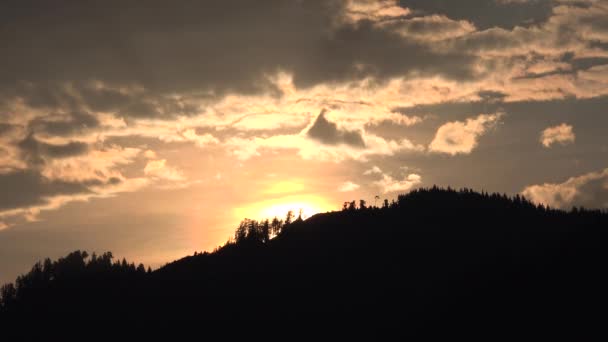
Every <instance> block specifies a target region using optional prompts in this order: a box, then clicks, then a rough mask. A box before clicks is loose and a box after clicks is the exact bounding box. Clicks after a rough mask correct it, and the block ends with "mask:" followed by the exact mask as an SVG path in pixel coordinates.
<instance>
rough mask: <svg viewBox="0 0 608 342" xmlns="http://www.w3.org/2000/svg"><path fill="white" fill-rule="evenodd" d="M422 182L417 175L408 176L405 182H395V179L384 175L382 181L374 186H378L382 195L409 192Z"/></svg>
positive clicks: (376, 182)
mask: <svg viewBox="0 0 608 342" xmlns="http://www.w3.org/2000/svg"><path fill="white" fill-rule="evenodd" d="M421 182H422V177H421V176H420V175H418V174H415V173H411V174H409V175H407V176H406V177H405V178H404V179H403V180H395V179H393V177H391V176H389V175H386V174H383V175H382V179H380V180H378V181H375V182H373V184H374V185H376V186H378V187H379V188H380V189H381V191H382V193H385V194H386V193H389V192H397V191H401V192H405V191H408V190H410V189H412V188H413V187H414V186H416V185H418V184H420V183H421Z"/></svg>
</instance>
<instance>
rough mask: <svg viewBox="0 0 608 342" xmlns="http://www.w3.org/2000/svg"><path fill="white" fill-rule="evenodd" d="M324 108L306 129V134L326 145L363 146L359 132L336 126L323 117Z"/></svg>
mask: <svg viewBox="0 0 608 342" xmlns="http://www.w3.org/2000/svg"><path fill="white" fill-rule="evenodd" d="M325 113H326V110H322V111H321V113H320V114H319V116H318V117H317V119H316V120H315V122H314V124H313V125H312V127H310V129H309V130H308V133H307V134H308V136H309V137H311V138H313V139H316V140H318V141H320V142H322V143H324V144H327V145H336V144H346V145H350V146H354V147H365V142H364V141H363V137H362V136H361V133H359V132H356V131H348V130H343V129H339V128H338V126H337V125H336V124H335V123H333V122H331V121H329V120H327V118H325Z"/></svg>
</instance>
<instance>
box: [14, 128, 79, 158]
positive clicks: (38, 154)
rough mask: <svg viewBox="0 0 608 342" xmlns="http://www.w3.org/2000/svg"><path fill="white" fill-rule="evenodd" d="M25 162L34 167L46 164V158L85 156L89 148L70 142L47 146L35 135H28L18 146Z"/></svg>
mask: <svg viewBox="0 0 608 342" xmlns="http://www.w3.org/2000/svg"><path fill="white" fill-rule="evenodd" d="M18 146H19V148H20V149H21V152H22V153H23V157H24V159H25V160H27V161H28V162H30V163H31V164H33V165H37V164H42V163H44V159H43V158H44V157H48V158H66V157H72V156H77V155H82V154H85V153H86V152H87V151H88V150H89V146H88V145H87V144H86V143H83V142H77V141H73V142H69V143H67V144H47V143H44V142H41V141H38V140H36V138H35V137H34V135H33V134H30V135H28V136H27V137H26V138H25V139H24V140H22V141H20V142H19V144H18Z"/></svg>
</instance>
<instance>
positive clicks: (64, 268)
mask: <svg viewBox="0 0 608 342" xmlns="http://www.w3.org/2000/svg"><path fill="white" fill-rule="evenodd" d="M151 272H152V270H151V269H150V267H148V269H147V270H146V268H145V266H144V265H143V264H141V263H140V264H139V265H137V266H136V265H135V263H132V262H131V263H129V262H127V260H126V259H124V258H123V259H122V260H119V259H116V260H114V256H113V255H112V252H105V253H103V254H101V255H97V254H96V253H94V252H93V253H92V254H91V255H89V253H87V252H86V251H75V252H72V253H70V254H68V255H67V256H65V257H63V258H59V259H58V260H56V261H51V259H50V258H46V259H45V260H44V261H42V262H41V261H39V262H37V263H35V264H34V266H33V267H32V269H31V270H30V271H29V272H28V273H26V274H24V275H21V276H19V277H17V280H16V281H15V283H14V284H13V283H8V284H5V285H3V286H2V287H0V312H2V311H8V310H11V309H12V308H13V307H14V306H15V305H16V304H19V303H21V302H22V301H24V300H25V301H31V300H30V299H31V298H35V297H37V296H39V294H40V293H41V292H44V291H46V290H48V289H52V288H53V287H54V285H61V284H65V283H69V282H74V281H81V280H83V279H88V280H93V281H98V280H100V279H103V280H108V279H112V278H114V279H115V278H123V279H130V278H133V277H143V276H145V275H146V274H149V273H151Z"/></svg>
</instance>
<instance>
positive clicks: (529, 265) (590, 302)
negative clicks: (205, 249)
mask: <svg viewBox="0 0 608 342" xmlns="http://www.w3.org/2000/svg"><path fill="white" fill-rule="evenodd" d="M606 229H608V215H607V214H606V213H603V212H600V211H585V210H578V209H577V210H576V211H571V212H568V213H567V212H563V211H557V210H550V209H547V208H544V207H540V206H534V205H533V204H531V203H529V202H527V201H526V200H524V199H522V198H520V197H518V196H517V197H516V198H507V197H505V196H501V195H498V194H493V195H488V194H480V193H476V192H473V191H470V190H462V191H454V190H450V189H448V190H444V189H438V188H433V189H422V190H418V191H414V192H412V193H410V194H407V195H403V196H400V197H399V199H398V201H397V202H396V203H394V204H392V205H389V206H387V207H385V208H359V209H351V210H344V211H340V212H332V213H325V214H319V215H315V216H313V217H311V218H309V219H307V220H306V221H301V220H296V221H295V222H293V223H291V224H288V225H286V226H284V227H283V229H282V231H281V233H280V234H279V235H278V236H277V237H275V238H274V239H271V240H269V241H265V240H264V239H258V238H255V237H252V238H244V239H242V240H239V241H238V242H236V243H235V242H232V243H228V244H227V245H226V246H224V247H222V248H220V249H218V250H217V251H215V252H213V253H203V254H197V255H194V256H189V257H185V258H183V259H180V260H177V261H175V262H172V263H170V264H168V265H166V266H165V267H163V268H161V269H159V270H157V271H155V272H152V273H145V272H143V273H142V272H137V271H136V270H135V271H134V270H133V269H134V267H131V271H124V270H123V271H122V273H119V271H118V269H112V268H107V269H105V271H100V270H99V269H98V270H97V271H95V270H89V269H88V268H87V267H85V268H80V269H78V270H76V271H73V273H74V274H69V275H68V276H64V275H61V276H55V277H51V278H50V279H46V280H42V279H41V280H37V281H31V282H30V283H31V284H29V285H28V286H29V287H27V288H24V285H22V286H21V287H22V289H21V290H20V292H21V293H20V294H18V295H17V296H16V297H15V298H13V300H12V302H10V301H7V300H4V302H5V305H4V309H3V314H2V316H0V317H1V319H2V320H4V321H11V322H12V324H19V323H21V322H22V321H21V320H22V319H23V318H24V317H27V319H28V320H32V319H33V318H36V317H37V318H38V319H44V318H45V317H56V316H57V315H62V317H71V318H72V319H73V320H75V321H78V320H79V318H81V314H80V313H82V312H87V313H88V316H89V317H90V316H92V317H90V318H91V319H98V320H103V319H106V318H109V317H111V318H113V319H123V320H130V321H140V322H162V323H163V324H169V325H173V324H181V323H183V322H187V321H192V322H199V323H200V324H203V325H204V326H205V327H206V328H208V329H212V328H213V327H214V326H215V325H216V324H218V323H219V324H221V323H230V324H231V325H232V326H234V327H237V328H238V327H241V328H242V329H237V330H244V329H245V327H254V329H253V330H251V332H254V331H257V330H256V329H255V327H258V328H260V327H267V326H268V325H269V324H271V325H272V326H273V330H274V331H277V330H283V329H284V330H287V331H294V329H296V330H298V329H299V330H304V331H308V332H311V331H315V330H318V331H321V328H322V327H323V328H324V330H327V329H328V328H331V330H332V331H334V332H340V333H341V334H344V333H345V332H349V333H352V334H358V332H383V333H389V332H390V333H391V334H399V335H404V336H405V335H417V334H422V333H423V334H427V335H428V334H433V335H434V334H442V335H445V334H448V335H449V334H452V333H465V334H471V333H477V334H483V335H484V336H487V337H489V336H494V337H499V336H504V335H505V334H507V333H509V334H515V335H517V334H518V333H523V332H526V331H530V330H532V331H535V332H537V333H539V334H542V336H545V337H546V336H548V335H555V336H559V335H562V334H564V333H574V332H577V333H578V332H579V331H580V329H581V328H582V327H584V328H585V331H586V332H595V331H597V332H600V331H601V330H602V329H601V327H602V324H600V322H601V318H602V316H600V315H598V314H597V313H596V312H598V311H597V310H598V309H599V310H601V309H603V306H604V305H605V304H606V295H605V292H606V290H605V289H606V285H608V283H607V282H606V280H605V279H604V272H605V271H604V269H605V265H606V261H608V252H607V250H606V249H605V247H604V246H605V243H606V242H607V241H608V240H607V232H606ZM126 266H128V265H126ZM127 269H129V267H127ZM18 292H19V291H18ZM7 302H10V303H8V305H6V303H7ZM599 312H601V311H599ZM180 322H181V323H180ZM262 330H264V329H262ZM264 331H266V330H264Z"/></svg>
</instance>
